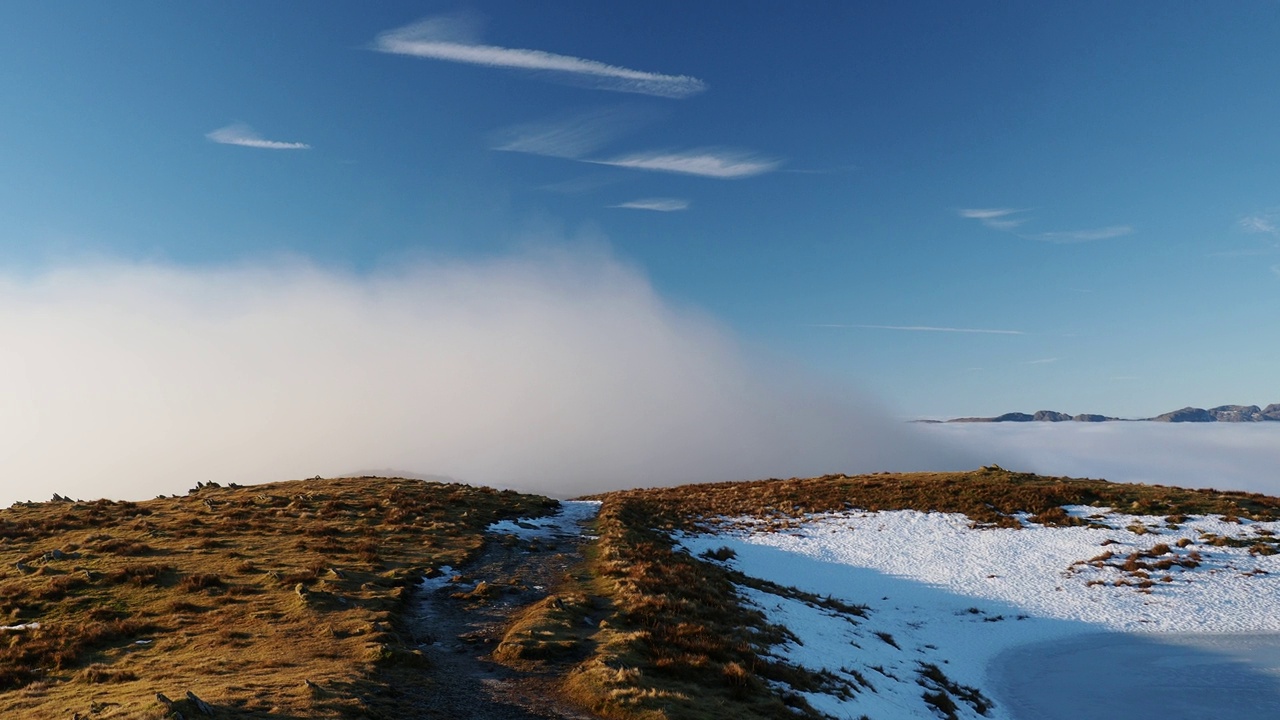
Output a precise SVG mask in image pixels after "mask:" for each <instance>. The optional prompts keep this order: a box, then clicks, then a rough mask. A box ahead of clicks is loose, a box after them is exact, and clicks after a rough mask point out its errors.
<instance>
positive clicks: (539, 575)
mask: <svg viewBox="0 0 1280 720" xmlns="http://www.w3.org/2000/svg"><path fill="white" fill-rule="evenodd" d="M511 540H512V538H507V541H505V542H504V541H503V540H502V539H500V538H492V537H491V538H489V539H488V540H487V541H486V544H485V549H484V552H483V553H482V555H481V557H480V558H479V559H478V560H477V561H476V562H475V563H473V564H471V565H470V566H468V567H465V568H462V569H461V570H459V571H457V572H456V573H455V575H454V577H453V580H454V581H453V582H450V583H447V584H445V585H443V586H442V587H439V588H437V589H433V590H429V591H423V592H422V593H421V595H420V597H419V598H417V599H416V603H417V605H416V608H417V611H416V614H415V616H414V617H413V618H412V621H411V624H410V628H409V630H410V632H412V633H413V634H414V636H415V637H416V639H417V640H418V642H420V643H421V644H422V645H421V649H422V651H423V653H424V654H426V655H427V657H428V658H429V660H430V663H431V666H430V668H429V669H425V670H424V671H423V672H424V673H426V674H428V675H429V676H430V681H429V682H427V683H424V685H423V687H421V688H402V691H403V692H404V693H405V697H402V698H400V699H401V700H402V701H404V702H411V703H413V705H414V706H416V708H417V710H418V712H419V713H420V715H418V716H419V717H424V718H436V717H439V718H458V719H463V718H477V719H478V720H532V719H535V718H568V719H570V720H593V719H594V718H596V717H597V716H596V715H592V714H590V713H587V712H584V711H582V710H579V709H577V708H574V707H571V706H569V705H568V704H567V703H566V702H564V701H562V700H561V699H560V698H559V697H558V690H557V686H558V682H559V678H558V676H557V675H554V674H538V673H529V672H520V671H516V670H513V669H511V668H507V667H505V666H503V665H500V664H498V663H496V662H494V661H493V660H492V658H491V656H490V655H491V653H492V651H493V649H494V648H495V647H496V646H497V644H498V642H499V641H501V640H502V636H503V633H504V632H505V630H506V628H507V626H508V625H509V624H510V622H511V619H512V616H513V615H514V614H515V613H516V612H517V611H518V610H519V609H520V608H522V607H525V606H527V605H529V604H530V603H534V602H537V601H539V600H541V599H542V598H544V597H546V596H547V595H548V594H549V593H551V592H554V590H555V588H556V587H557V585H558V584H559V583H560V582H561V581H562V580H563V578H564V577H565V575H566V573H568V572H569V571H570V570H571V569H572V568H573V567H574V566H575V565H578V564H579V563H581V562H582V555H581V547H582V544H583V542H584V540H583V538H582V537H581V536H580V535H573V536H568V535H561V536H557V537H555V538H550V539H539V540H533V541H528V540H520V541H519V542H515V543H513V542H511ZM482 581H483V582H484V583H486V584H487V586H488V588H489V590H488V591H486V592H475V588H476V586H477V584H478V583H480V582H482Z"/></svg>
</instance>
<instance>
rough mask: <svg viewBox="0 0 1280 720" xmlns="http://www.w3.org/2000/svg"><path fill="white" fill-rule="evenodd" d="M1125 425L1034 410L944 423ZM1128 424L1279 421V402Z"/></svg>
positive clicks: (1188, 411)
mask: <svg viewBox="0 0 1280 720" xmlns="http://www.w3.org/2000/svg"><path fill="white" fill-rule="evenodd" d="M1068 421H1070V422H1124V421H1126V419H1125V418H1117V417H1110V416H1107V415H1096V414H1093V413H1081V414H1079V415H1071V414H1069V413H1064V412H1058V411H1056V410H1037V411H1036V412H1035V413H1034V414H1031V415H1028V414H1027V413H1024V412H1011V413H1005V414H1003V415H997V416H995V417H962V418H952V419H951V420H947V421H946V422H953V423H976V422H1068ZM1128 421H1130V422H1171V423H1184V422H1197V423H1207V422H1280V403H1271V404H1270V405H1268V406H1266V407H1258V406H1257V405H1219V406H1217V407H1213V408H1209V409H1205V408H1198V407H1190V406H1188V407H1184V408H1181V409H1178V410H1172V411H1170V412H1167V413H1163V414H1160V415H1156V416H1155V417H1147V418H1132V419H1129V420H1128Z"/></svg>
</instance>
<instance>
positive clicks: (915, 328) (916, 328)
mask: <svg viewBox="0 0 1280 720" xmlns="http://www.w3.org/2000/svg"><path fill="white" fill-rule="evenodd" d="M809 327H816V328H845V329H858V330H902V331H906V332H940V333H977V334H980V335H1024V334H1025V333H1023V332H1022V331H1021V330H992V329H989V328H960V327H935V326H932V325H847V324H839V323H825V324H814V325H810V326H809Z"/></svg>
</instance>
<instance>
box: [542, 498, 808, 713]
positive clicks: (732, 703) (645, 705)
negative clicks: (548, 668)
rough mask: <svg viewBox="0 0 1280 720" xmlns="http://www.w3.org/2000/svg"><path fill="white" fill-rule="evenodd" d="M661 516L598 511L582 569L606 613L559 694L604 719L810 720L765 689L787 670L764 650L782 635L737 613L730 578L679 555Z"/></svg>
mask: <svg viewBox="0 0 1280 720" xmlns="http://www.w3.org/2000/svg"><path fill="white" fill-rule="evenodd" d="M665 516H666V511H665V509H664V507H663V505H662V504H661V503H655V502H650V501H648V500H646V499H643V498H641V497H637V496H625V497H611V498H610V499H608V500H606V501H605V503H604V504H603V505H602V507H601V511H600V516H599V518H598V521H597V522H598V529H597V532H598V533H599V537H600V539H599V542H598V545H597V547H596V548H595V550H594V552H593V554H592V556H591V558H590V560H589V569H590V571H591V574H592V577H593V578H594V579H595V582H596V585H595V587H596V588H598V589H599V590H601V591H602V594H603V595H604V596H605V597H606V599H607V601H608V603H609V604H610V606H611V609H612V612H611V614H609V616H608V617H607V619H605V620H604V621H602V622H600V623H599V625H598V627H599V630H598V632H595V633H594V635H592V636H591V638H590V644H591V646H592V647H591V651H592V654H591V656H590V657H589V658H588V659H587V660H586V661H584V662H582V663H580V664H578V665H577V666H576V667H574V668H573V670H572V671H571V672H570V673H569V675H568V677H567V679H566V682H565V689H566V692H567V694H568V695H569V696H570V697H572V698H573V699H575V700H576V701H577V702H579V703H581V704H583V705H585V706H587V707H589V708H591V709H592V710H593V711H595V712H597V713H600V714H601V715H604V716H605V717H610V718H670V719H672V720H683V719H694V718H723V717H734V718H744V719H748V720H754V719H756V718H796V717H818V715H817V713H816V712H815V711H813V709H812V708H811V707H809V706H808V704H807V703H805V702H804V700H803V699H802V698H801V697H800V696H799V695H791V696H789V697H787V698H785V699H784V698H783V697H782V696H780V695H779V694H778V693H777V692H775V691H774V690H772V689H771V688H770V686H769V685H768V683H767V680H768V679H774V678H776V679H782V678H783V676H785V675H787V674H790V673H793V672H795V668H790V667H784V666H782V665H780V664H778V663H777V661H775V660H774V659H772V658H770V657H768V656H767V654H766V652H765V651H766V649H767V648H768V646H769V645H771V644H775V643H777V642H779V641H781V640H782V639H783V638H784V637H786V631H785V629H783V628H781V627H778V626H775V625H770V624H769V623H767V622H766V621H765V618H764V616H763V615H762V614H761V613H760V612H759V611H757V610H754V609H750V608H747V607H744V606H743V605H742V603H741V601H740V599H739V597H738V595H737V593H736V591H735V590H734V586H733V576H732V573H731V571H730V570H728V569H725V568H722V567H719V566H717V565H715V564H713V563H710V562H706V561H703V560H699V559H697V558H694V557H692V556H690V555H689V554H687V553H684V552H680V551H678V550H677V549H676V548H675V546H674V541H673V540H672V538H671V536H670V534H669V533H668V532H665V531H664V530H663V529H661V523H658V524H656V525H655V521H656V520H659V519H661V518H663V517H665Z"/></svg>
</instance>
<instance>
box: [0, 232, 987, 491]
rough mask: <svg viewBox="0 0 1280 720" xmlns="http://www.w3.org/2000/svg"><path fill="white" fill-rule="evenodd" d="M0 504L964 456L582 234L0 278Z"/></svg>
mask: <svg viewBox="0 0 1280 720" xmlns="http://www.w3.org/2000/svg"><path fill="white" fill-rule="evenodd" d="M0 337H3V338H4V341H3V343H0V506H3V505H8V504H9V503H11V502H13V501H17V500H27V499H35V500H45V499H48V498H49V497H50V496H51V495H52V493H54V492H57V493H60V494H63V495H68V496H72V497H77V498H84V499H92V498H98V497H109V498H119V499H141V498H147V497H151V496H154V495H156V494H171V493H183V492H185V491H186V490H187V489H188V488H190V487H193V486H194V485H195V483H196V482H197V481H217V482H220V483H227V482H238V483H242V484H250V483H257V482H267V481H274V480H283V479H291V478H301V477H311V476H315V475H321V476H336V475H341V474H348V473H352V472H355V471H360V470H368V469H372V468H391V469H396V470H399V471H412V472H418V473H431V474H435V475H444V476H450V477H453V478H457V479H459V480H462V481H466V482H472V483H479V484H488V485H495V486H500V487H517V488H522V489H535V490H541V491H543V492H548V493H552V494H556V495H560V496H568V495H574V494H580V493H586V492H590V491H598V490H605V489H610V488H619V487H635V486H652V485H662V484H672V483H679V482H690V481H708V480H730V479H743V478H758V477H769V476H783V477H790V476H805V475H811V474H821V473H826V472H837V471H849V472H853V471H875V470H910V469H934V468H944V467H968V466H972V465H974V463H975V462H976V456H972V455H970V454H968V453H966V452H964V450H963V449H961V448H957V447H954V446H951V445H949V444H948V443H946V442H940V441H938V440H936V439H931V438H930V437H928V436H927V434H925V433H923V432H921V430H920V429H919V428H917V427H912V426H908V425H906V424H904V423H900V422H897V421H894V420H891V419H890V417H889V415H888V414H887V413H886V412H884V411H882V410H881V409H880V408H879V407H878V406H877V405H876V403H874V402H873V401H871V400H869V399H867V398H865V397H860V396H858V395H857V394H855V393H853V392H851V391H849V390H847V389H845V388H842V387H837V386H836V385H835V384H834V383H831V382H824V381H818V380H815V379H814V378H812V377H810V376H808V375H806V374H805V373H803V372H801V371H799V370H797V369H796V368H794V367H790V366H788V365H787V364H786V363H785V362H782V361H777V360H776V359H772V358H769V357H767V354H766V353H763V352H758V351H756V350H753V349H751V348H748V347H746V346H744V344H743V343H741V342H739V341H738V340H736V339H735V338H734V337H732V335H731V334H730V333H728V332H727V331H726V330H725V328H724V327H722V326H721V325H719V324H718V323H717V322H716V321H715V320H713V319H711V318H708V317H706V316H704V315H702V314H700V313H698V312H696V311H694V310H691V309H687V308H682V307H678V306H675V305H673V304H672V303H670V302H668V301H666V300H665V299H663V298H662V297H660V296H659V295H658V294H657V293H656V292H655V291H654V289H653V287H652V286H651V284H650V283H649V282H648V280H647V279H646V278H645V277H644V276H643V274H642V273H640V272H638V271H637V270H635V269H634V268H632V267H630V266H628V265H626V264H625V263H622V262H619V261H618V260H617V259H615V258H614V257H612V256H611V255H609V254H608V253H607V252H604V251H594V250H585V251H584V250H566V249H550V250H533V251H529V252H525V253H523V254H519V255H513V256H506V257H500V258H492V259H488V260H476V261H467V262H444V263H440V262H418V263H409V264H406V265H404V266H402V267H398V268H396V269H394V270H384V271H380V272H373V273H361V274H352V273H345V272H339V271H334V270H330V269H323V268H320V267H317V266H315V265H313V264H309V263H306V262H277V263H255V264H249V265H243V266H237V267H221V268H197V269H193V268H189V267H180V266H174V265H164V264H137V263H104V262H98V263H87V264H81V265H77V266H67V267H61V268H56V269H51V270H47V271H44V272H41V273H38V274H35V275H26V276H12V275H11V276H8V277H0Z"/></svg>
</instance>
